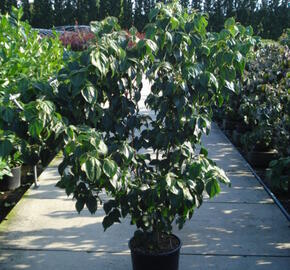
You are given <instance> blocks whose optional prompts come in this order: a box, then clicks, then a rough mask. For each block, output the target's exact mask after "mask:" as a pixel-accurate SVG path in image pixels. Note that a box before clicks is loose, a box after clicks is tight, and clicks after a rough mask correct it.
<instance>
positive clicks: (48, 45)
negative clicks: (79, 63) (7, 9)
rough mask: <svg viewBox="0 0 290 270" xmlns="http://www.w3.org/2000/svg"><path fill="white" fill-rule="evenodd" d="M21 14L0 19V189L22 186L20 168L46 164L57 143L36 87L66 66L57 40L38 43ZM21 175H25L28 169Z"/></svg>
mask: <svg viewBox="0 0 290 270" xmlns="http://www.w3.org/2000/svg"><path fill="white" fill-rule="evenodd" d="M22 14H23V13H22V10H21V9H20V10H17V9H16V8H14V9H13V11H12V13H11V14H10V15H8V14H6V15H4V14H3V15H0V32H1V35H0V171H1V173H0V188H1V189H2V190H11V189H15V188H17V187H19V186H20V183H21V182H20V176H21V165H22V164H24V167H25V168H27V167H32V166H36V165H39V164H41V165H46V164H47V163H48V162H49V160H50V159H51V158H52V157H53V156H54V155H55V153H56V151H57V146H58V144H59V143H60V142H59V141H58V140H57V138H56V135H57V130H56V129H55V128H52V126H53V125H55V124H56V122H57V115H53V108H52V107H51V106H50V104H49V103H48V102H46V101H43V98H42V97H41V94H40V92H39V87H41V85H42V84H43V82H45V83H47V81H49V80H50V79H51V78H52V77H53V76H55V74H56V73H57V72H58V71H59V70H60V69H61V68H62V67H63V65H64V48H63V46H62V44H61V42H60V41H58V39H53V38H46V39H41V38H40V37H39V35H38V34H37V32H34V31H32V28H31V27H30V25H28V24H27V23H25V22H22V21H21V17H22ZM23 171H24V172H23V173H22V175H25V171H26V169H24V170H23ZM13 174H14V176H15V177H13ZM1 180H2V181H1Z"/></svg>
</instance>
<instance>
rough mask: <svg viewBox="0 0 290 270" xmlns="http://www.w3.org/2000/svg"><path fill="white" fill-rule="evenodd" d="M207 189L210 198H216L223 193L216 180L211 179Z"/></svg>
mask: <svg viewBox="0 0 290 270" xmlns="http://www.w3.org/2000/svg"><path fill="white" fill-rule="evenodd" d="M205 189H206V192H207V194H208V195H209V197H210V198H212V197H214V196H215V195H217V194H218V193H220V191H221V188H220V185H219V183H218V181H217V180H216V179H210V180H209V181H208V182H207V183H206V186H205Z"/></svg>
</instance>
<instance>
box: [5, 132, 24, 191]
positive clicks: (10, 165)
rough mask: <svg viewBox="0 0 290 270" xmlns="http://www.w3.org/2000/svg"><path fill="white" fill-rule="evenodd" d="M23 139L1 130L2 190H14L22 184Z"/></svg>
mask: <svg viewBox="0 0 290 270" xmlns="http://www.w3.org/2000/svg"><path fill="white" fill-rule="evenodd" d="M22 163H23V161H22V155H21V139H20V138H18V137H17V136H15V135H14V134H13V133H11V132H4V131H1V130H0V168H1V173H0V190H2V191H3V190H13V189H15V188H18V187H19V186H20V184H21V182H20V174H21V164H22Z"/></svg>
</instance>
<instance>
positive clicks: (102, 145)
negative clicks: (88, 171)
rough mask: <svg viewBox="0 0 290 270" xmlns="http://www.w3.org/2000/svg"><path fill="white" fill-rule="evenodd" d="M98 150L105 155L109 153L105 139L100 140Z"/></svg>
mask: <svg viewBox="0 0 290 270" xmlns="http://www.w3.org/2000/svg"><path fill="white" fill-rule="evenodd" d="M98 152H99V154H101V155H103V156H105V155H107V153H108V147H107V145H106V144H105V143H104V141H103V140H100V143H99V144H98Z"/></svg>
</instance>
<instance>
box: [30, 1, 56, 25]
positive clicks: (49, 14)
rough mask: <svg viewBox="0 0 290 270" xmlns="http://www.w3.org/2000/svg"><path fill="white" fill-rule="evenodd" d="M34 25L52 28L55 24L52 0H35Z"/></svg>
mask: <svg viewBox="0 0 290 270" xmlns="http://www.w3.org/2000/svg"><path fill="white" fill-rule="evenodd" d="M32 25H33V26H34V27H40V28H50V27H52V26H53V10H52V1H51V0H34V3H33V15H32Z"/></svg>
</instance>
